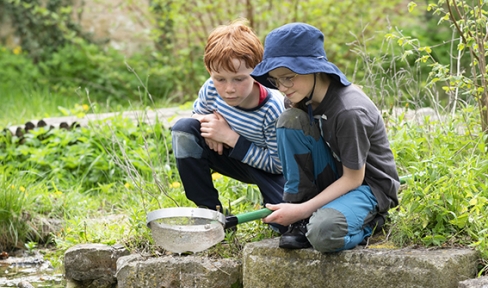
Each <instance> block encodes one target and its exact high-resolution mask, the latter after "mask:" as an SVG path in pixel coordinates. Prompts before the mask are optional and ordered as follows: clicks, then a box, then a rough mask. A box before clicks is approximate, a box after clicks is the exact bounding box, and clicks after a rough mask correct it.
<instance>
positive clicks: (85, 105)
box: [81, 104, 90, 111]
mask: <svg viewBox="0 0 488 288" xmlns="http://www.w3.org/2000/svg"><path fill="white" fill-rule="evenodd" d="M81 108H83V111H88V109H90V106H88V105H87V104H83V105H81Z"/></svg>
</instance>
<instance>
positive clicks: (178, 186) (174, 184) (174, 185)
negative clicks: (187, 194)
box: [169, 181, 181, 188]
mask: <svg viewBox="0 0 488 288" xmlns="http://www.w3.org/2000/svg"><path fill="white" fill-rule="evenodd" d="M169 186H170V187H171V188H180V187H181V184H180V182H176V181H175V182H173V183H171V185H169Z"/></svg>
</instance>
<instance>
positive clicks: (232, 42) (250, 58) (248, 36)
mask: <svg viewBox="0 0 488 288" xmlns="http://www.w3.org/2000/svg"><path fill="white" fill-rule="evenodd" d="M263 53H264V48H263V44H262V43H261V41H260V40H259V38H258V36H257V35H256V34H255V33H254V32H253V31H252V29H251V28H250V27H249V26H247V21H246V20H245V19H239V20H236V21H234V22H232V23H231V24H229V25H222V26H219V27H217V28H215V29H214V30H213V31H212V33H210V35H209V36H208V39H207V45H205V53H204V55H203V61H204V63H205V67H206V68H207V70H208V72H211V71H216V72H220V71H219V70H221V69H223V70H227V71H231V72H234V73H236V72H237V71H236V69H235V67H234V65H233V64H232V60H233V59H237V60H242V61H244V63H245V64H246V66H247V68H254V67H256V65H258V63H259V62H261V60H262V59H263Z"/></svg>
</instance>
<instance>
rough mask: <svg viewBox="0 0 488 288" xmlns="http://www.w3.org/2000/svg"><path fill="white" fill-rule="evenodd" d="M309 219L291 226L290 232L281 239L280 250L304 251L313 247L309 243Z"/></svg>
mask: <svg viewBox="0 0 488 288" xmlns="http://www.w3.org/2000/svg"><path fill="white" fill-rule="evenodd" d="M307 224H308V219H304V220H300V221H298V222H295V223H293V224H291V225H290V226H289V227H288V231H286V232H285V233H283V235H281V238H280V245H279V246H280V248H285V249H304V248H309V247H312V245H311V244H310V242H308V239H307V236H305V234H306V233H307Z"/></svg>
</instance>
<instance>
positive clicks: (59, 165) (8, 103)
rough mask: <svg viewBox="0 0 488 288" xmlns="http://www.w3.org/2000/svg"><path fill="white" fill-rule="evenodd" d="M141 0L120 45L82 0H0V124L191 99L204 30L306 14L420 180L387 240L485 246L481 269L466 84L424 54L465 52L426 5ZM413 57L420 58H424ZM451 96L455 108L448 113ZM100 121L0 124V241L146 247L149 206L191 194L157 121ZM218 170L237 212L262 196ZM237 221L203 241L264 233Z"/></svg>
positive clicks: (259, 28) (462, 67)
mask: <svg viewBox="0 0 488 288" xmlns="http://www.w3.org/2000/svg"><path fill="white" fill-rule="evenodd" d="M145 3H147V7H148V8H147V9H141V6H140V2H138V1H131V0H124V1H121V2H120V3H119V4H120V5H121V7H123V8H124V9H125V10H126V11H129V12H130V15H131V17H132V19H134V21H136V22H138V23H142V24H143V27H146V28H147V29H145V30H144V32H143V33H144V35H145V36H147V39H149V40H150V41H149V42H148V44H147V46H146V47H143V48H141V49H140V50H139V51H136V52H134V53H127V52H126V51H124V50H119V49H116V48H114V47H112V46H111V45H110V43H111V42H110V39H103V38H97V37H96V35H95V34H93V33H89V32H88V31H84V30H83V29H82V25H81V19H83V13H84V9H86V7H84V6H80V5H79V3H78V2H74V1H70V0H46V1H40V0H28V1H20V0H0V25H7V26H9V27H12V31H13V32H12V33H14V35H15V37H14V38H15V39H17V40H18V42H17V43H13V45H12V42H9V41H8V39H11V38H8V37H7V36H5V35H3V34H0V35H3V36H2V37H3V38H0V44H1V45H2V46H1V47H0V67H2V69H0V79H1V81H0V97H1V99H2V100H3V101H4V103H3V105H2V106H1V107H0V115H2V117H0V124H1V125H3V126H8V125H13V124H20V123H24V122H25V121H28V120H31V119H35V117H38V118H42V117H52V116H59V115H81V116H82V115H83V113H90V112H95V113H98V112H104V111H123V110H129V109H131V110H132V109H136V108H137V109H142V110H145V109H152V108H158V107H166V106H176V105H182V107H186V108H188V104H185V103H187V102H191V101H192V100H193V99H194V98H195V95H196V93H197V91H198V89H199V87H200V85H201V83H203V81H204V80H205V79H206V78H207V77H208V75H207V72H206V71H205V68H204V66H203V63H202V61H201V60H202V54H203V48H204V43H205V40H206V36H207V35H208V33H209V32H210V31H211V30H212V29H213V28H214V27H216V26H217V25H220V24H226V23H229V22H230V21H232V20H234V19H236V18H238V17H245V18H247V19H248V20H249V23H250V25H251V26H252V27H253V28H254V30H255V31H256V33H257V34H258V35H259V36H260V37H261V39H262V40H263V42H264V39H265V36H266V34H267V33H268V32H269V31H270V30H271V29H274V28H276V27H279V26H281V25H283V24H285V23H289V22H293V21H301V22H307V23H309V24H311V25H314V26H316V27H318V28H319V29H321V30H322V31H323V32H324V34H325V39H326V43H325V48H326V52H327V55H328V58H329V60H330V61H331V62H334V63H335V64H336V65H337V66H339V68H340V69H341V70H343V71H344V72H345V74H346V75H347V76H348V77H349V78H350V79H351V80H353V81H354V82H355V83H357V84H359V85H361V86H363V88H364V90H365V91H366V92H367V94H368V95H369V96H370V97H371V98H372V100H373V101H374V102H375V103H376V104H377V105H378V107H379V108H380V109H382V111H384V118H385V122H386V123H387V127H388V132H389V137H390V139H391V143H392V149H393V151H394V154H395V157H396V160H397V165H398V169H399V173H400V174H401V175H407V174H412V175H414V176H415V179H416V180H417V181H410V182H409V183H408V185H407V187H406V188H405V189H404V190H403V191H402V193H401V195H400V196H401V203H402V205H401V206H400V207H399V208H398V209H397V210H395V211H392V220H393V221H392V224H391V226H389V227H388V228H389V229H390V230H389V232H388V233H387V235H389V237H390V238H388V239H387V240H392V241H394V243H395V245H398V246H403V245H419V244H420V245H425V246H436V247H450V246H456V245H463V246H469V247H474V248H475V249H477V250H478V251H480V252H481V259H480V269H479V270H480V274H481V273H483V272H484V270H485V269H486V267H487V266H486V264H487V262H486V259H488V239H486V237H485V235H486V229H487V228H486V227H487V225H488V224H487V222H486V219H488V215H487V214H486V213H487V211H488V207H487V206H488V201H487V199H488V198H487V197H488V195H487V193H488V192H487V191H488V190H487V185H488V183H487V182H486V181H487V180H486V179H488V177H487V174H488V165H487V161H486V152H487V147H486V135H484V134H483V133H480V131H481V129H480V126H479V123H480V119H479V115H477V113H476V109H475V108H474V106H475V102H476V101H474V99H473V95H471V94H470V93H464V94H461V95H459V99H457V100H456V101H453V93H451V92H452V91H451V89H443V87H454V85H452V84H451V83H450V80H451V79H449V78H447V77H446V78H445V79H443V80H442V81H440V82H435V83H433V81H432V74H431V72H432V69H433V68H432V67H433V66H431V65H430V64H431V63H434V62H436V63H441V64H443V65H445V66H446V67H448V68H447V69H448V70H449V69H453V68H452V67H457V69H458V71H471V70H470V69H469V67H470V64H471V63H470V61H469V59H468V58H467V56H469V55H464V54H463V55H460V56H457V55H458V54H457V50H456V46H457V43H458V41H459V39H458V38H459V36H458V35H457V34H456V33H455V32H454V30H453V29H452V27H451V26H450V24H449V23H447V22H446V21H439V18H438V17H436V16H435V15H433V13H432V12H430V11H428V10H427V7H428V1H425V2H424V3H418V5H417V4H416V5H412V4H411V3H413V2H409V1H401V0H393V1H375V2H374V5H373V4H372V3H371V1H363V0H358V1H352V0H345V1H319V0H305V1H298V0H287V1H275V0H267V1H264V0H246V1H244V0H240V1H237V2H236V1H230V0H214V1H202V0H190V1H182V0H181V1H162V0H152V1H149V2H145ZM415 6H418V7H417V8H416V9H414V8H415ZM10 36H11V35H10ZM127 41H131V39H130V38H128V39H127ZM425 53H427V54H428V56H429V59H430V60H429V61H432V62H426V61H423V59H425V58H423V56H425ZM451 71H452V72H456V71H454V70H451ZM454 74H455V73H454ZM468 75H469V74H468ZM441 82H442V83H441ZM446 83H447V84H446ZM454 104H457V106H455V105H454ZM185 105H186V106H185ZM80 107H81V108H80ZM425 107H431V108H433V110H434V112H435V113H434V114H433V115H436V117H433V116H432V115H429V116H426V117H424V118H422V119H421V120H422V121H420V122H419V123H417V122H415V121H412V119H410V118H408V117H406V114H405V113H404V112H397V111H398V110H397V109H398V108H402V109H405V110H406V111H407V112H408V111H409V109H418V108H425ZM452 107H456V108H457V109H456V110H455V111H454V112H455V113H450V112H451V111H453V110H452ZM402 111H403V110H402ZM446 112H448V113H446ZM441 116H442V117H441ZM114 123H115V124H116V125H113V124H114ZM107 124H110V125H107V126H105V124H104V123H99V125H98V126H94V127H92V128H91V129H80V130H72V131H62V130H61V131H57V130H46V129H36V130H35V131H33V132H32V133H31V134H29V135H27V136H25V137H24V138H23V139H21V137H17V136H12V135H9V134H8V133H5V132H4V134H2V135H1V137H0V169H1V170H0V172H1V173H0V175H2V177H0V191H1V192H0V193H4V194H3V195H0V215H1V216H2V218H0V225H3V226H2V227H0V228H1V229H3V230H2V231H8V233H4V234H2V236H4V238H1V237H0V248H1V247H3V249H6V247H8V248H12V247H14V248H15V247H16V248H19V247H22V246H23V245H24V244H25V243H26V242H28V241H36V242H39V243H47V244H54V245H56V247H57V248H58V249H60V250H61V251H60V252H61V253H62V250H63V249H65V248H67V247H69V246H71V245H74V244H77V243H84V242H100V243H107V244H112V243H114V241H123V242H124V244H126V246H128V247H130V248H132V249H142V250H144V249H150V248H148V247H150V245H148V243H150V241H151V237H150V236H149V235H148V231H147V228H146V227H145V214H146V213H147V211H148V210H151V209H155V208H158V207H165V206H174V205H182V206H183V205H191V203H188V202H187V200H186V199H185V197H184V194H183V193H182V192H183V191H182V188H181V186H180V184H179V179H178V175H177V173H176V169H175V167H174V163H173V160H172V156H171V147H170V143H169V142H170V141H169V134H168V133H169V132H168V131H167V130H164V129H163V130H161V127H160V126H158V125H156V126H154V127H152V126H144V125H134V123H128V122H126V121H123V120H122V119H112V120H110V122H108V123H107ZM109 127H112V128H109ZM21 141H24V142H23V143H22V145H20V144H21V143H20V142H21ZM215 181H216V182H215V183H216V185H217V187H218V189H219V191H222V195H221V196H222V197H223V200H224V201H223V202H224V203H228V205H227V206H229V207H232V209H234V211H236V212H239V211H249V210H252V209H256V208H257V207H259V205H260V198H259V193H258V192H257V191H256V188H255V187H252V186H249V185H243V184H242V183H237V182H235V181H232V180H230V179H226V178H225V177H219V176H218V175H215ZM3 196H4V197H3ZM2 201H3V202H2ZM26 211H27V213H26ZM107 214H115V215H119V214H120V215H123V217H124V218H123V219H124V221H121V222H120V223H124V225H119V226H118V227H117V225H113V223H112V225H110V224H100V225H98V224H93V223H92V222H90V220H91V219H93V218H98V217H100V216H103V215H107ZM44 218H47V219H62V220H63V223H64V224H63V225H62V227H61V228H60V229H53V230H49V231H48V233H44V234H42V233H38V231H40V230H39V226H40V225H41V224H42V223H45V222H42V221H41V223H40V222H39V221H37V220H36V219H44ZM87 223H89V224H87ZM104 225H105V226H104ZM41 226H42V225H41ZM57 228H59V227H57ZM106 228H109V229H106ZM124 228H127V229H124ZM239 231H240V232H239V234H238V235H233V237H234V236H237V237H234V238H232V239H228V240H229V241H228V243H232V244H234V245H233V246H232V245H231V246H232V247H233V248H232V249H234V250H232V249H229V247H222V246H219V247H217V248H216V249H217V250H216V251H215V250H213V252H211V253H217V254H219V255H225V256H235V255H236V254H238V253H239V249H240V247H242V244H243V243H245V242H247V241H255V240H259V239H260V238H262V237H268V236H270V232H269V230H267V229H266V227H265V226H263V225H260V224H259V223H249V224H248V225H247V226H243V228H240V229H239ZM256 231H257V232H256ZM0 250H1V249H0ZM152 252H154V253H156V252H155V251H152Z"/></svg>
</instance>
